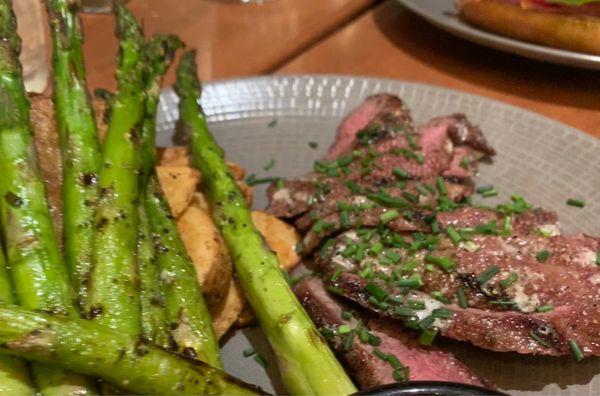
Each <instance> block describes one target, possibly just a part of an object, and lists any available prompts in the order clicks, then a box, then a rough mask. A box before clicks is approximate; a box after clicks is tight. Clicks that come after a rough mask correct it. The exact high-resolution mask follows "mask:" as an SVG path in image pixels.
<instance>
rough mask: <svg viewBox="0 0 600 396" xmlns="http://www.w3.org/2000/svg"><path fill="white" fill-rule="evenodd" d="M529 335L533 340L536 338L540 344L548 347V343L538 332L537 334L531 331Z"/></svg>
mask: <svg viewBox="0 0 600 396" xmlns="http://www.w3.org/2000/svg"><path fill="white" fill-rule="evenodd" d="M529 337H531V339H532V340H534V341H535V342H537V343H538V344H540V345H541V346H543V347H547V346H548V343H547V342H546V341H544V340H542V339H541V338H540V336H538V335H537V334H535V333H534V332H533V331H530V332H529Z"/></svg>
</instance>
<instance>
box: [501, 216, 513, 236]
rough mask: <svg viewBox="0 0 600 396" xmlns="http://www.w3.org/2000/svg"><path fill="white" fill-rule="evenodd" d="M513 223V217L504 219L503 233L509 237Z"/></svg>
mask: <svg viewBox="0 0 600 396" xmlns="http://www.w3.org/2000/svg"><path fill="white" fill-rule="evenodd" d="M511 223H512V216H505V217H504V219H503V220H502V231H503V232H504V234H506V235H507V236H508V235H510V232H511V230H512V227H511Z"/></svg>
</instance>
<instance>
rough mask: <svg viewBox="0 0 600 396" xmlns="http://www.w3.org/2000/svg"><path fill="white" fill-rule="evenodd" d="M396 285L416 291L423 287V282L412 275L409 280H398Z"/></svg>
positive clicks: (417, 275)
mask: <svg viewBox="0 0 600 396" xmlns="http://www.w3.org/2000/svg"><path fill="white" fill-rule="evenodd" d="M397 283H398V286H400V287H410V288H411V289H418V288H419V287H421V286H423V281H422V280H421V276H420V275H419V274H413V275H411V276H410V277H409V278H402V279H399V280H398V282H397Z"/></svg>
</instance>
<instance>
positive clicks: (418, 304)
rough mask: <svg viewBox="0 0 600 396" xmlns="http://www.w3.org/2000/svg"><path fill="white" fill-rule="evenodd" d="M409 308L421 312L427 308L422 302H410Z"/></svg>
mask: <svg viewBox="0 0 600 396" xmlns="http://www.w3.org/2000/svg"><path fill="white" fill-rule="evenodd" d="M408 306H409V307H411V308H412V309H416V310H419V311H422V310H424V309H425V308H426V305H425V303H424V302H423V301H421V300H408Z"/></svg>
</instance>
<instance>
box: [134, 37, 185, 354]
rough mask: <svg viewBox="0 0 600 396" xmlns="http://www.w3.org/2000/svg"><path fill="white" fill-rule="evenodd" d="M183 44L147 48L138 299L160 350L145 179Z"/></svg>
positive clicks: (163, 340)
mask: <svg viewBox="0 0 600 396" xmlns="http://www.w3.org/2000/svg"><path fill="white" fill-rule="evenodd" d="M182 46H183V43H181V41H180V40H179V39H178V38H177V37H175V36H155V37H153V38H152V39H151V40H150V42H149V43H148V44H147V46H146V54H147V57H148V63H149V68H148V69H149V70H148V72H147V76H146V84H147V87H146V95H147V96H146V105H145V107H146V111H145V115H144V121H143V124H142V146H141V147H142V175H141V187H140V193H141V195H142V197H141V205H140V208H139V220H140V221H139V239H138V263H139V272H140V300H141V310H142V336H143V337H144V339H145V340H147V341H148V342H150V343H152V344H154V345H157V346H160V347H162V348H165V349H166V348H172V346H173V345H172V342H171V338H170V337H169V330H168V328H167V319H166V316H165V309H164V294H163V293H162V289H161V285H160V280H159V269H158V260H157V257H156V256H157V254H158V253H155V251H154V243H153V240H152V232H151V228H150V222H149V220H148V216H147V215H146V209H145V207H144V200H145V198H144V194H145V192H146V186H147V184H148V178H149V177H151V176H152V177H154V173H155V172H154V166H155V160H154V157H155V150H156V148H155V146H154V140H155V128H156V109H157V106H158V100H159V95H160V88H161V84H162V79H163V76H164V73H165V72H166V71H167V69H168V68H169V65H170V64H171V62H172V61H173V56H174V55H175V51H176V50H177V49H178V48H180V47H182Z"/></svg>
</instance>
